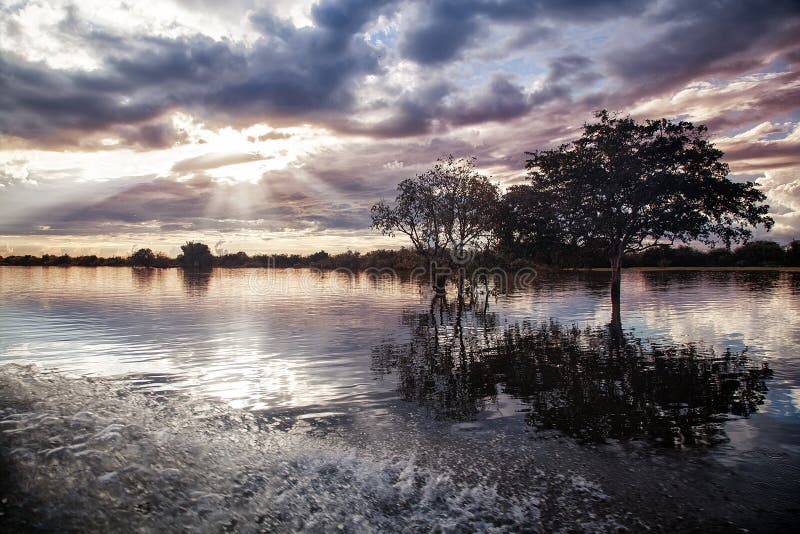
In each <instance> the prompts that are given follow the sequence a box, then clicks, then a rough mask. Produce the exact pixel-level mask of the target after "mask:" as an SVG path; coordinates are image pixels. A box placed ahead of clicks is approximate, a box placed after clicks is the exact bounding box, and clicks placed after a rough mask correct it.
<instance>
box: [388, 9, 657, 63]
mask: <svg viewBox="0 0 800 534" xmlns="http://www.w3.org/2000/svg"><path fill="white" fill-rule="evenodd" d="M423 5H424V8H423V9H420V10H419V11H418V12H417V16H416V17H415V18H413V19H412V20H411V21H410V22H409V23H408V24H407V31H406V32H405V33H404V35H403V37H402V40H401V42H400V51H401V53H402V54H403V56H404V57H406V58H409V59H412V60H414V61H416V62H418V63H421V64H424V65H436V64H441V63H444V62H447V61H450V60H453V59H455V58H458V57H459V56H460V55H461V53H462V52H463V51H464V50H465V49H466V48H468V47H469V46H471V45H477V44H480V43H481V40H480V37H481V30H482V29H484V28H485V27H486V26H487V23H491V22H500V23H508V24H527V23H529V21H533V20H537V19H552V20H558V21H564V20H570V21H582V20H587V19H591V20H594V21H599V20H603V19H606V18H609V17H622V16H628V15H634V14H637V13H639V12H640V11H641V10H642V9H643V8H644V6H645V5H646V3H645V2H642V1H639V0H617V1H607V2H602V1H596V0H595V1H589V0H561V1H558V0H436V1H433V2H426V3H424V4H423ZM532 41H533V40H531V41H528V43H529V42H532ZM522 42H525V41H520V43H522ZM528 43H526V44H528Z"/></svg>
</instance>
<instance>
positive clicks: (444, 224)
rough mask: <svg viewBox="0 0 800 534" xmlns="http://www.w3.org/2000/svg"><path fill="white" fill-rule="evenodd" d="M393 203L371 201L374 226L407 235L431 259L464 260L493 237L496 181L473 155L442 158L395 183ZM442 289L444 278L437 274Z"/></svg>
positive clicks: (497, 189)
mask: <svg viewBox="0 0 800 534" xmlns="http://www.w3.org/2000/svg"><path fill="white" fill-rule="evenodd" d="M397 191H398V194H397V198H396V199H395V202H394V204H393V205H390V204H388V203H386V202H384V201H381V202H379V203H377V204H375V205H374V206H373V207H372V226H373V228H376V229H378V230H380V231H381V232H382V233H383V234H384V235H389V236H394V235H396V234H397V233H401V234H404V235H406V236H407V237H408V238H409V239H410V240H411V244H412V245H413V246H414V249H415V250H416V252H417V253H418V254H420V255H421V256H422V257H424V258H425V259H426V260H427V261H428V263H429V264H433V263H435V262H440V263H447V262H448V256H449V258H450V260H454V261H456V262H463V261H464V260H465V258H468V257H469V254H470V252H472V251H474V250H476V249H478V248H480V247H483V246H486V245H487V244H488V243H489V240H490V239H491V237H492V222H493V214H494V210H495V209H496V206H497V202H498V200H499V198H500V191H499V188H498V186H497V185H495V184H492V183H491V182H490V181H489V179H488V178H487V177H486V176H484V175H482V174H480V173H478V172H477V171H476V170H475V158H454V157H453V156H448V157H446V158H441V159H439V160H438V161H437V162H436V164H435V165H434V166H433V167H432V168H431V169H429V170H427V171H425V172H423V173H421V174H418V175H417V176H416V177H414V178H408V179H406V180H403V181H402V182H400V184H399V185H398V186H397ZM434 286H435V288H437V289H441V280H440V279H434Z"/></svg>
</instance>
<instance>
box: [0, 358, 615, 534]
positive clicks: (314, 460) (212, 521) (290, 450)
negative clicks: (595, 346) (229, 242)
mask: <svg viewBox="0 0 800 534" xmlns="http://www.w3.org/2000/svg"><path fill="white" fill-rule="evenodd" d="M0 401H2V404H0V432H2V437H0V445H2V448H0V455H2V457H3V458H2V461H4V462H6V464H7V465H8V466H9V470H10V472H12V473H13V476H14V479H13V486H11V487H10V489H7V490H6V492H7V493H8V495H9V496H10V498H11V504H13V506H16V507H17V510H18V512H19V513H18V514H17V516H18V517H27V518H28V519H25V520H24V523H25V525H26V526H30V527H34V528H37V527H38V528H57V529H60V530H63V529H67V530H70V529H74V530H83V531H87V530H88V531H108V530H115V531H138V532H152V531H182V530H191V531H214V532H218V531H221V530H222V531H225V530H232V531H242V532H256V531H261V530H267V531H310V532H330V531H346V532H375V531H438V532H462V531H484V532H507V531H508V532H519V531H532V532H537V531H545V530H551V529H552V528H554V527H555V526H557V527H558V528H559V529H563V530H577V531H609V530H614V529H616V527H618V523H617V521H616V520H615V519H614V518H613V517H610V516H609V515H607V514H606V515H602V514H601V515H598V514H596V513H593V512H592V511H591V510H592V508H593V507H592V504H593V503H597V502H601V501H605V500H607V499H608V497H607V496H606V495H605V494H604V493H603V491H602V489H601V488H600V486H598V485H597V484H596V483H594V482H592V481H589V480H586V479H585V478H583V477H582V476H580V475H574V474H569V473H565V475H564V476H563V477H561V480H558V481H556V484H557V487H558V488H560V489H559V491H558V492H557V494H556V495H554V494H553V481H550V482H549V484H547V486H548V488H547V491H544V489H543V488H544V486H545V485H546V484H545V481H544V480H541V481H537V480H532V481H531V483H530V488H531V489H530V491H526V492H522V493H520V492H519V491H517V492H516V493H515V494H514V495H506V494H504V493H503V491H500V490H499V489H498V487H497V486H496V485H495V484H492V483H489V482H486V481H484V482H480V481H479V482H475V483H465V482H459V481H457V478H458V477H457V476H455V474H454V473H452V472H449V471H447V470H442V469H437V468H431V467H427V466H425V465H422V464H420V463H418V462H417V461H415V459H414V458H413V457H398V456H391V455H385V456H382V455H381V451H363V450H356V449H354V448H352V447H346V446H342V445H337V444H336V443H334V442H333V440H329V439H328V438H324V439H323V438H319V437H316V438H315V437H310V436H306V435H295V434H291V433H286V432H283V431H280V430H277V429H275V428H270V427H269V426H268V425H266V424H264V421H263V420H259V419H258V416H257V415H254V414H252V413H249V412H244V411H237V410H234V409H231V408H230V407H228V406H225V405H224V404H215V403H212V402H209V401H207V400H202V399H195V398H192V397H190V396H188V395H180V396H178V395H176V396H170V397H164V396H155V395H147V394H143V393H140V392H136V391H133V390H132V389H130V387H129V386H128V385H126V384H125V383H123V382H120V381H114V380H110V379H90V378H84V379H77V378H68V377H66V376H63V375H61V374H59V373H43V372H42V371H40V370H39V369H38V368H37V367H35V366H23V365H6V366H4V367H0ZM540 485H541V486H540ZM537 487H541V488H542V490H541V491H537ZM545 500H546V502H545ZM554 506H557V507H559V508H561V509H563V511H564V512H565V514H566V515H565V514H561V515H560V519H559V521H558V524H557V525H553V524H549V523H548V522H547V519H546V518H545V517H543V515H544V514H543V513H542V510H544V509H545V508H547V509H548V510H551V511H552V508H553V507H554ZM548 513H550V512H548ZM565 517H567V518H568V521H566V522H565V521H564V518H565Z"/></svg>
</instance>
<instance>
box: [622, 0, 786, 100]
mask: <svg viewBox="0 0 800 534" xmlns="http://www.w3.org/2000/svg"><path fill="white" fill-rule="evenodd" d="M642 26H643V27H644V28H645V29H647V35H649V38H646V39H645V40H644V42H642V41H640V40H634V41H633V42H631V43H630V44H629V45H626V46H625V47H623V48H621V49H615V50H611V51H609V52H608V56H607V60H608V64H609V66H610V68H611V70H612V72H614V73H615V74H616V75H617V76H619V77H620V78H622V79H623V80H624V81H625V83H627V84H630V83H633V84H636V86H635V87H634V88H633V89H634V90H635V91H639V92H641V93H642V94H647V93H648V92H651V91H653V90H660V91H663V90H667V89H670V88H675V87H678V86H680V85H682V84H684V83H686V82H688V81H690V80H692V79H695V78H696V77H698V76H701V75H702V76H709V75H715V74H717V75H726V74H727V75H732V74H740V73H743V72H747V71H752V70H755V69H758V68H760V67H763V66H765V60H766V59H767V58H768V57H770V55H771V53H772V52H777V51H780V50H782V49H784V48H789V47H790V46H792V44H794V46H795V47H796V46H797V45H798V44H800V4H798V3H797V2H796V0H777V1H759V0H752V1H751V0H723V1H719V2H700V3H698V2H695V1H693V0H684V1H680V2H665V3H663V4H660V7H659V9H658V10H656V11H654V12H652V13H649V14H648V15H647V16H646V17H644V19H643V21H642Z"/></svg>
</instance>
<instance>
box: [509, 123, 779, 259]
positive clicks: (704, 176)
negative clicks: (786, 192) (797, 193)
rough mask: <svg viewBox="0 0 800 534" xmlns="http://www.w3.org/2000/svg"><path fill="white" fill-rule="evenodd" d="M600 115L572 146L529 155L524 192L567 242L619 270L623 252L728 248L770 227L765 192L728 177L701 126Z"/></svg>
mask: <svg viewBox="0 0 800 534" xmlns="http://www.w3.org/2000/svg"><path fill="white" fill-rule="evenodd" d="M595 116H596V118H597V119H598V121H597V122H595V123H591V124H586V125H584V127H583V135H582V136H581V137H580V138H579V139H577V140H575V141H573V142H572V143H569V144H565V145H562V146H560V147H558V148H555V149H551V150H540V151H536V152H531V153H528V155H529V156H530V158H529V159H528V160H527V168H528V171H529V174H528V178H529V180H530V185H527V186H520V187H524V188H529V189H528V190H527V194H529V195H534V196H538V197H540V198H541V199H543V201H541V200H540V202H539V203H540V204H543V205H545V206H547V211H546V212H542V213H541V215H542V216H543V217H545V218H549V219H550V221H551V224H553V225H556V226H557V227H558V228H560V229H561V230H562V232H563V234H564V235H563V236H562V237H566V238H567V239H571V240H573V242H575V243H576V244H578V245H580V246H585V247H596V248H599V249H600V250H601V251H602V252H603V253H604V254H605V255H606V257H607V258H609V260H611V263H612V267H618V266H619V261H620V260H621V258H622V256H623V255H624V254H625V253H630V252H637V251H641V250H644V249H646V248H648V247H652V246H655V245H657V244H660V243H664V242H668V243H674V242H676V241H680V242H690V241H700V242H703V243H707V244H714V243H718V242H720V241H721V242H723V243H725V244H726V245H727V246H730V244H731V243H733V242H743V241H747V240H748V239H749V238H750V237H751V236H752V227H753V226H755V225H758V224H761V225H764V226H765V227H766V228H767V229H769V228H770V227H771V226H772V224H773V221H772V219H771V218H770V217H769V216H768V215H767V211H768V208H769V206H767V205H765V204H762V202H763V201H764V200H765V196H764V194H763V193H762V192H761V191H759V190H758V189H757V188H756V186H755V184H754V183H753V182H744V183H737V182H733V181H731V180H729V179H728V177H727V176H728V172H729V169H728V165H727V164H726V163H724V162H723V161H721V158H722V156H723V153H722V151H720V150H719V149H717V148H715V147H714V145H713V144H712V143H710V142H709V140H708V135H707V129H706V127H705V126H695V125H693V124H692V123H690V122H686V121H679V122H673V121H670V120H667V119H658V120H646V121H644V122H643V123H639V122H636V121H635V120H634V119H632V118H630V117H618V116H617V115H614V114H610V113H609V112H607V111H605V110H604V111H600V112H597V113H596V114H595ZM517 194H518V191H517ZM530 207H531V206H530V205H523V204H520V203H517V204H515V205H513V209H514V210H515V212H519V211H523V212H524V210H525V209H530ZM534 207H535V206H534ZM540 224H541V223H540Z"/></svg>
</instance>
